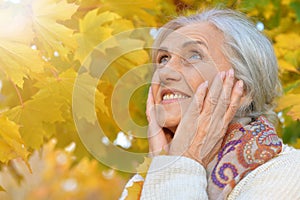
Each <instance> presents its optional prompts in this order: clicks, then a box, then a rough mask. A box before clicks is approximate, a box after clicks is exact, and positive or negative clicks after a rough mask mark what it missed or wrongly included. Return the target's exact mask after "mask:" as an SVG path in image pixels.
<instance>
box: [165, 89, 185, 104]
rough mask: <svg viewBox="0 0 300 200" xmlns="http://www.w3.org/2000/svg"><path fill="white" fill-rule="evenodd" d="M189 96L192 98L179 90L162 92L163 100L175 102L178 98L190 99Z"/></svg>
mask: <svg viewBox="0 0 300 200" xmlns="http://www.w3.org/2000/svg"><path fill="white" fill-rule="evenodd" d="M188 98H190V96H188V95H186V94H183V93H181V92H177V91H170V90H168V91H164V92H163V93H162V101H163V102H174V101H177V100H182V99H188Z"/></svg>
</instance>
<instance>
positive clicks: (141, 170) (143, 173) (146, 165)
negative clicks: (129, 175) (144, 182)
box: [136, 157, 152, 178]
mask: <svg viewBox="0 0 300 200" xmlns="http://www.w3.org/2000/svg"><path fill="white" fill-rule="evenodd" d="M151 162H152V158H149V157H145V158H144V162H143V163H142V164H140V165H139V166H138V167H137V168H136V170H137V173H138V174H140V175H141V176H142V177H143V178H146V175H147V171H148V169H149V167H150V164H151Z"/></svg>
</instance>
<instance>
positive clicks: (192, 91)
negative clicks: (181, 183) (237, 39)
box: [146, 22, 243, 166]
mask: <svg viewBox="0 0 300 200" xmlns="http://www.w3.org/2000/svg"><path fill="white" fill-rule="evenodd" d="M223 46H224V37H223V34H222V33H221V32H220V31H218V29H216V28H215V27H214V26H212V25H211V24H208V23H204V22H203V23H198V24H192V25H188V26H185V27H182V28H180V29H178V30H176V31H174V32H172V33H171V34H169V35H168V36H167V37H166V38H165V40H164V41H163V42H162V43H161V44H160V47H159V50H158V55H157V58H156V64H157V65H158V67H157V69H156V71H155V72H154V75H153V79H152V85H151V88H150V90H149V94H148V100H147V111H146V114H147V118H148V121H149V128H148V140H149V148H150V149H149V151H150V155H152V156H155V155H158V154H159V152H160V151H161V150H162V149H164V150H165V151H166V152H167V153H168V154H169V155H184V156H186V157H189V158H192V159H194V160H196V161H197V162H199V163H201V164H202V165H204V166H207V164H208V163H209V162H210V161H211V159H212V158H213V157H214V156H215V154H216V153H217V152H218V150H219V149H220V146H221V142H222V139H223V137H224V135H225V133H226V130H227V127H228V125H229V123H230V121H231V120H232V119H233V117H234V115H235V113H236V111H237V109H238V108H239V105H240V103H241V98H242V95H243V82H242V81H241V80H240V81H237V80H235V78H234V71H233V69H231V64H230V63H229V61H228V60H227V58H226V57H225V55H224V53H223V49H224V47H223Z"/></svg>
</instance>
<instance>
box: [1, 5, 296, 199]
mask: <svg viewBox="0 0 300 200" xmlns="http://www.w3.org/2000/svg"><path fill="white" fill-rule="evenodd" d="M214 5H222V6H223V7H228V8H232V9H237V10H240V11H242V12H245V13H246V14H247V15H248V16H250V17H252V18H253V19H254V21H255V23H257V27H258V28H259V29H261V30H262V29H263V30H262V31H263V32H265V33H266V34H267V36H268V37H269V38H270V40H271V41H272V42H273V45H274V48H275V52H276V55H277V57H278V61H279V65H280V78H281V80H282V84H283V90H284V95H283V96H282V98H281V99H279V101H278V107H277V111H278V116H279V120H280V124H279V126H278V132H279V134H280V136H281V137H282V138H283V141H284V142H285V143H288V144H290V145H292V146H295V147H298V148H300V122H299V119H300V79H299V78H300V2H299V1H298V0H244V1H243V0H235V1H234V0H227V1H221V0H202V1H196V0H165V1H164V0H127V1H126V0H24V1H22V0H0V80H1V82H0V161H1V165H0V166H1V171H0V186H1V190H3V191H1V192H0V199H117V198H118V197H119V196H120V194H121V191H122V188H123V187H124V184H125V183H126V181H127V180H128V178H129V177H130V175H131V174H129V173H124V172H119V171H117V170H114V169H112V168H110V167H109V166H106V165H103V164H102V163H101V162H98V161H97V159H95V158H94V157H93V156H92V155H91V154H90V153H89V151H90V149H88V148H86V147H85V146H84V145H83V144H82V141H81V140H80V137H79V136H78V132H77V130H76V126H75V123H74V117H75V118H76V117H77V118H80V119H82V120H86V121H88V122H90V123H95V121H93V118H92V116H90V115H89V113H86V112H85V108H84V107H83V108H82V109H81V110H78V111H77V112H74V110H73V107H72V105H73V100H74V99H73V98H72V94H73V89H74V83H75V79H76V78H77V77H78V76H86V77H87V78H86V80H87V88H83V89H82V93H81V95H80V97H79V100H78V101H81V102H85V103H86V104H89V103H91V102H89V99H87V97H86V96H87V95H86V93H85V91H86V90H89V89H90V88H89V87H88V86H89V84H90V85H92V84H94V83H95V82H96V83H97V89H96V92H95V94H96V95H95V101H96V104H95V105H96V106H95V108H94V109H95V111H96V113H97V117H98V120H97V121H98V122H99V123H100V124H101V126H102V128H103V131H104V132H105V135H106V137H102V138H99V140H98V141H95V142H96V143H97V142H99V143H101V142H102V143H107V142H111V143H113V142H114V141H116V138H117V136H118V134H119V133H120V132H122V133H124V135H125V137H126V139H127V140H128V141H130V143H131V144H130V146H128V147H126V148H124V150H126V151H131V152H147V150H148V144H147V140H146V139H141V138H138V137H134V134H132V132H130V131H125V130H121V129H120V127H118V125H117V124H116V122H115V120H114V118H113V114H112V108H111V107H112V101H111V99H112V93H113V91H114V88H115V86H116V84H117V81H118V80H119V79H120V78H121V77H122V76H123V75H124V74H125V73H126V72H128V71H129V70H132V69H134V68H135V67H137V66H140V65H143V64H146V63H148V62H149V52H148V51H149V50H148V49H147V48H145V49H143V46H144V47H146V46H148V45H149V44H151V42H152V40H153V37H152V36H153V32H154V33H155V31H157V29H155V28H159V27H160V26H162V25H163V24H164V23H165V22H167V21H168V20H170V19H172V18H173V17H174V16H178V15H180V14H192V13H194V12H195V11H196V10H198V9H200V10H201V9H204V8H207V7H212V6H214ZM143 27H153V29H151V30H152V31H153V32H152V33H151V32H150V31H148V32H146V31H145V32H144V34H142V35H141V34H140V35H139V34H138V35H134V34H133V35H132V38H131V39H130V40H128V41H127V43H125V45H130V44H132V43H136V44H138V45H140V46H141V49H140V50H136V51H132V52H129V53H127V54H124V55H122V56H120V57H119V58H118V59H117V60H115V61H114V62H113V63H111V64H110V65H109V66H108V68H107V69H106V71H105V72H104V73H103V76H102V77H101V79H100V80H99V79H98V78H97V77H95V76H93V69H91V68H87V69H86V71H83V72H81V71H80V69H81V67H82V66H83V65H84V62H85V59H86V57H87V56H88V55H89V54H90V52H91V51H92V50H93V49H95V47H96V46H97V45H98V44H100V43H101V42H103V41H105V40H107V39H114V37H115V35H117V34H119V33H121V32H124V31H127V30H132V29H137V28H143ZM121 44H122V41H118V39H116V40H115V43H112V44H110V45H108V46H105V47H103V49H101V50H100V54H99V55H98V54H96V55H94V56H96V57H97V55H98V56H99V57H98V58H103V59H105V56H106V55H108V54H109V53H110V51H111V49H114V48H116V47H117V46H118V45H121ZM100 60H101V59H100ZM79 71H80V72H79ZM142 77H144V78H145V79H147V78H149V77H151V71H142ZM147 90H148V85H143V86H141V87H139V88H138V89H137V90H136V91H135V92H134V93H133V96H132V98H131V99H130V101H129V105H128V109H129V112H130V116H131V117H132V119H133V120H134V121H135V122H136V123H137V124H139V125H146V124H147V120H146V118H145V115H144V112H145V101H146V96H147ZM120 101H122V99H120ZM115 145H117V144H115ZM119 148H122V147H121V146H119ZM127 148H128V149H127ZM102 153H103V154H106V155H105V156H108V157H109V156H110V155H109V152H105V151H104V152H102Z"/></svg>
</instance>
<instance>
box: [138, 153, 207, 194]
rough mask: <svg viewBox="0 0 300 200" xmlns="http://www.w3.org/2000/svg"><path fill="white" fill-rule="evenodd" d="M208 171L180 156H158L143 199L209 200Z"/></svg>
mask: <svg viewBox="0 0 300 200" xmlns="http://www.w3.org/2000/svg"><path fill="white" fill-rule="evenodd" d="M206 187H207V180H206V171H205V169H204V167H203V166H202V165H200V164H199V163H198V162H196V161H194V160H192V159H189V158H186V157H179V156H156V157H154V158H153V161H152V163H151V165H150V168H149V170H148V173H147V176H146V180H145V182H144V186H143V190H142V195H141V199H143V200H145V199H146V200H149V199H153V200H154V199H155V200H159V199H163V200H168V199H203V200H205V199H208V197H207V192H206Z"/></svg>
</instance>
